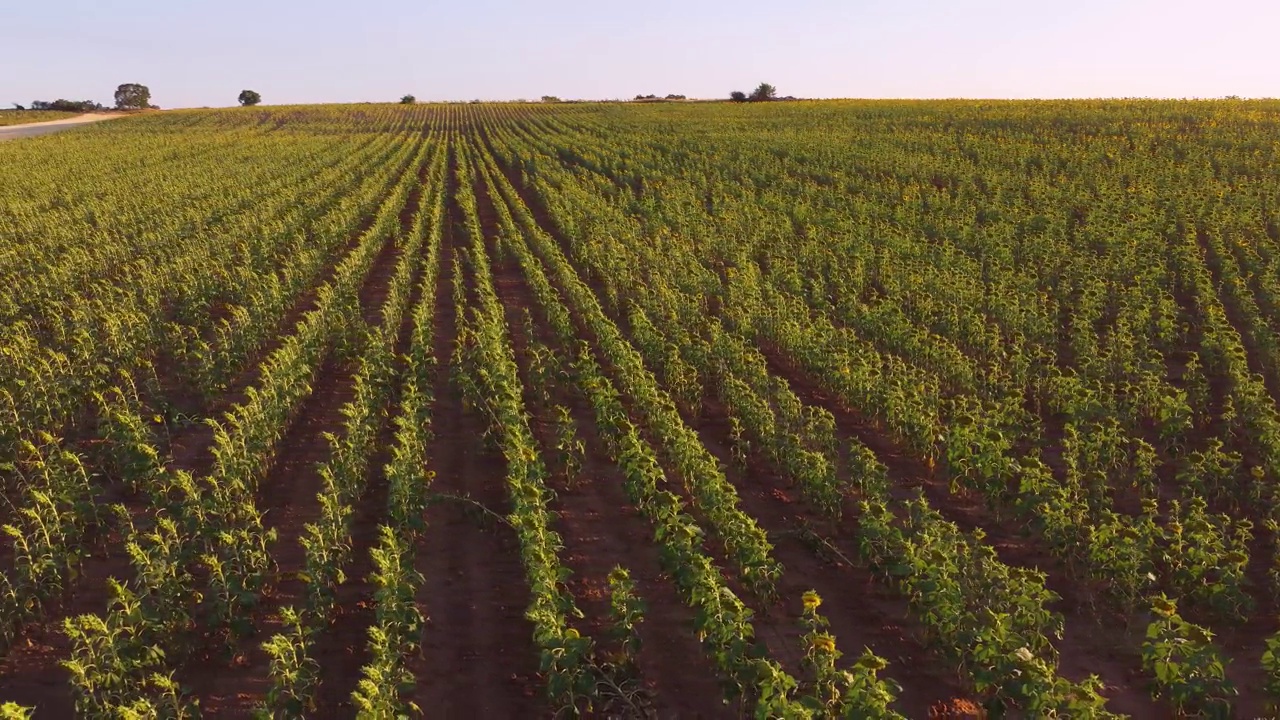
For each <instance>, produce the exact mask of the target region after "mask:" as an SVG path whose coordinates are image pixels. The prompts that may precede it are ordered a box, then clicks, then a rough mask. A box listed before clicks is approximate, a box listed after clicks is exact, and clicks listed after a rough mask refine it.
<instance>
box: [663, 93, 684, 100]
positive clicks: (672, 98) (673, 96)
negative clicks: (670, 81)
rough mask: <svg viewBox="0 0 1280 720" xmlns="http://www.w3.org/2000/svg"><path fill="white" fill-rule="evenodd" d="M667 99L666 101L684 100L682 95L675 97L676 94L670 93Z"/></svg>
mask: <svg viewBox="0 0 1280 720" xmlns="http://www.w3.org/2000/svg"><path fill="white" fill-rule="evenodd" d="M667 99H668V100H684V99H685V96H684V95H677V94H675V93H671V94H670V95H668V96H667Z"/></svg>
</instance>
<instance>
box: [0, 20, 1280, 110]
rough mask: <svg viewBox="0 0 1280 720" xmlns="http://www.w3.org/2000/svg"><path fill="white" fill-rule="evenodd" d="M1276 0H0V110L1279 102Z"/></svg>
mask: <svg viewBox="0 0 1280 720" xmlns="http://www.w3.org/2000/svg"><path fill="white" fill-rule="evenodd" d="M1278 33H1280V0H1197V1H1193V0H1066V1H1063V0H1053V1H1048V0H843V1H841V0H784V1H783V2H764V1H762V0H739V1H738V2H729V1H727V0H715V1H712V0H683V1H680V0H651V1H650V2H643V1H641V2H628V3H617V2H610V1H609V0H595V1H590V0H543V1H541V2H515V1H514V0H461V1H454V2H437V1H435V0H363V1H360V0H355V1H351V0H346V1H341V0H312V1H311V2H297V1H293V2H284V1H282V0H216V1H215V0H0V103H5V104H7V103H9V102H22V103H27V102H30V101H31V100H33V99H50V100H51V99H54V98H57V97H66V98H70V99H93V100H99V101H102V102H105V103H110V102H111V99H112V93H113V92H114V90H115V87H116V85H118V84H120V83H123V82H140V83H143V84H145V85H148V86H149V87H150V88H151V90H152V97H153V101H154V102H156V103H157V104H159V105H161V106H162V107H191V106H202V105H213V106H219V105H232V104H235V98H236V96H237V95H238V94H239V92H240V91H241V90H242V89H245V88H251V89H254V90H257V91H259V92H260V93H262V96H263V99H264V102H265V103H267V104H274V103H302V102H353V101H363V100H395V99H398V98H399V96H400V95H402V94H404V93H413V94H414V95H416V96H417V97H418V98H419V100H470V99H473V98H481V99H513V98H536V97H539V96H541V95H544V94H550V95H558V96H560V97H564V98H629V97H632V96H634V95H636V94H638V93H645V94H647V93H657V94H666V93H683V94H686V95H689V96H690V97H723V96H725V95H726V94H727V93H728V92H729V91H730V90H734V89H741V90H746V91H750V90H751V89H752V88H753V87H754V86H755V85H756V84H758V83H760V82H761V81H768V82H771V83H773V84H774V85H776V86H777V87H778V89H779V90H780V91H781V93H782V94H792V95H797V96H802V97H899V98H902V97H1008V98H1026V97H1131V96H1144V97H1145V96H1151V97H1218V96H1223V95H1242V96H1245V97H1277V96H1280V34H1278Z"/></svg>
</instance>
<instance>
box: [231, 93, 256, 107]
mask: <svg viewBox="0 0 1280 720" xmlns="http://www.w3.org/2000/svg"><path fill="white" fill-rule="evenodd" d="M237 99H238V100H239V101H240V104H241V105H243V106H245V107H252V106H254V105H257V104H258V103H260V102H262V96H261V95H259V94H258V93H257V92H256V91H254V90H241V91H240V97H239V98H237Z"/></svg>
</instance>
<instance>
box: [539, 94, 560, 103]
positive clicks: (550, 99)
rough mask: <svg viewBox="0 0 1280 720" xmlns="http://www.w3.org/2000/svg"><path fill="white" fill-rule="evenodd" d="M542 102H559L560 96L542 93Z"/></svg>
mask: <svg viewBox="0 0 1280 720" xmlns="http://www.w3.org/2000/svg"><path fill="white" fill-rule="evenodd" d="M542 102H545V103H558V102H560V98H558V97H556V96H555V95H543V96H542Z"/></svg>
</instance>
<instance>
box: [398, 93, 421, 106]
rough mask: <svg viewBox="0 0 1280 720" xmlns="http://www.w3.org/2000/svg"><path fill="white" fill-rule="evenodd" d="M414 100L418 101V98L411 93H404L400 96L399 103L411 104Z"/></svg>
mask: <svg viewBox="0 0 1280 720" xmlns="http://www.w3.org/2000/svg"><path fill="white" fill-rule="evenodd" d="M416 102H418V98H416V97H414V96H412V95H405V96H404V97H402V98H400V104H401V105H412V104H414V103H416Z"/></svg>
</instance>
